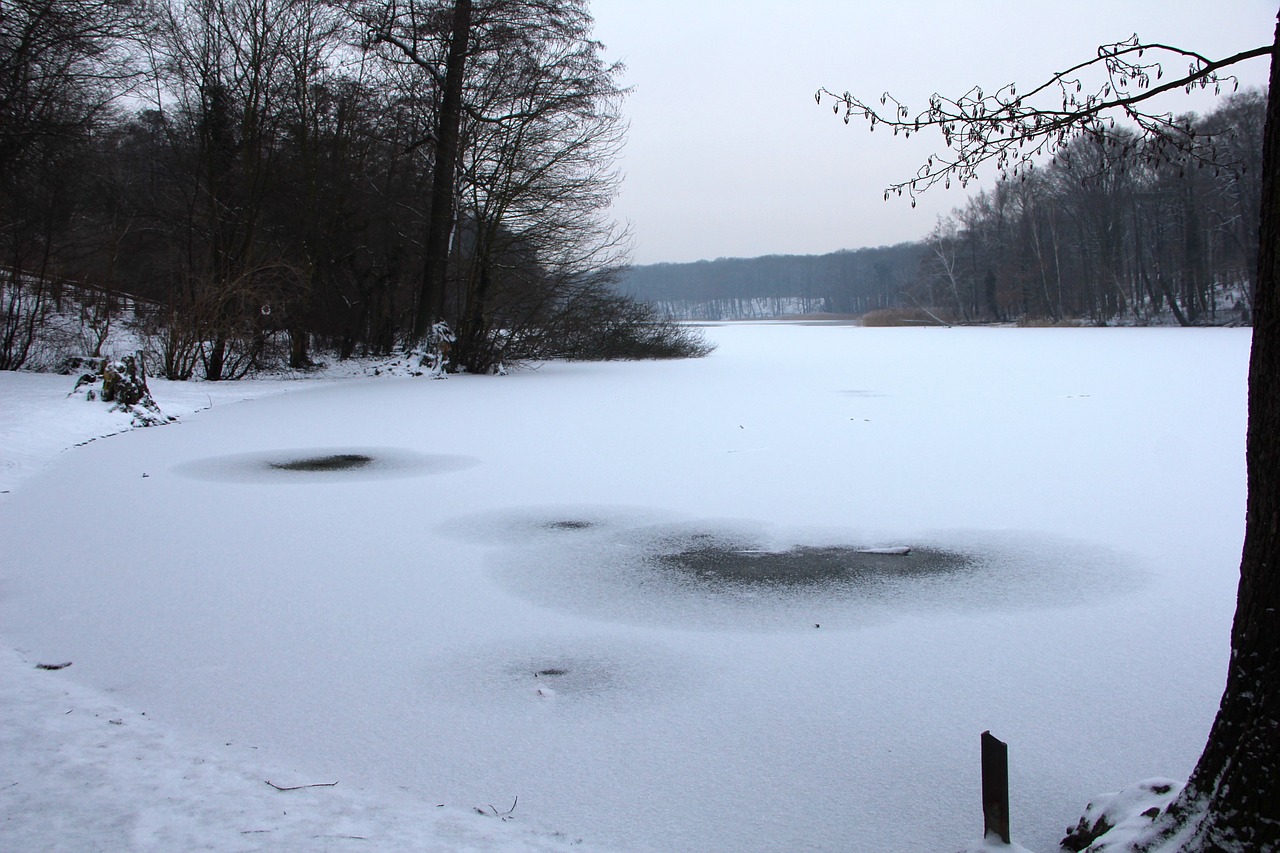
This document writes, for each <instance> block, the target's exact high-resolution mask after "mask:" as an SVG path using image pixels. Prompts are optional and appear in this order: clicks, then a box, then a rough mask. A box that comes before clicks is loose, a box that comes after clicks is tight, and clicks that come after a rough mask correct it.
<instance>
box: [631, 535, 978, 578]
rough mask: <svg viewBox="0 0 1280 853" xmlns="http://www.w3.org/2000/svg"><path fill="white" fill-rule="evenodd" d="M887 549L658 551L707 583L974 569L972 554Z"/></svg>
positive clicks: (710, 545)
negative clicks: (892, 550)
mask: <svg viewBox="0 0 1280 853" xmlns="http://www.w3.org/2000/svg"><path fill="white" fill-rule="evenodd" d="M904 551H905V553H897V552H894V553H886V551H885V549H868V548H857V547H837V546H825V547H811V546H804V545H800V546H797V547H794V548H789V549H787V550H785V551H770V550H764V549H760V548H751V547H745V546H744V545H741V544H738V545H735V544H733V543H721V542H714V541H711V542H707V541H703V542H691V543H688V544H687V545H686V546H685V547H682V548H680V549H679V550H677V551H675V552H673V553H665V554H659V555H658V556H657V557H656V558H655V561H656V563H657V565H659V566H661V567H662V568H664V569H667V570H669V571H672V572H676V573H678V574H680V575H682V576H687V577H692V578H694V579H695V580H697V581H698V582H699V583H702V584H708V585H735V584H736V585H746V586H763V587H778V588H785V587H805V586H813V585H822V584H827V585H837V586H838V585H843V584H868V583H874V582H876V581H881V580H885V579H894V580H906V579H911V578H920V577H926V576H930V575H944V574H948V573H952V572H963V571H972V570H973V569H974V567H975V560H974V558H973V557H972V556H971V555H967V554H961V553H956V552H952V551H943V550H938V549H934V548H915V549H911V550H906V549H904Z"/></svg>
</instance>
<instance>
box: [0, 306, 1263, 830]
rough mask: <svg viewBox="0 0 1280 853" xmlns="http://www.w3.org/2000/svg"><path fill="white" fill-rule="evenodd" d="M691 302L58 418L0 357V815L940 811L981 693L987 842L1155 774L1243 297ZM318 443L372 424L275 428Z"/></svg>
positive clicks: (926, 821)
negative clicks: (167, 421)
mask: <svg viewBox="0 0 1280 853" xmlns="http://www.w3.org/2000/svg"><path fill="white" fill-rule="evenodd" d="M708 334H709V336H710V338H711V339H712V340H713V341H714V342H715V343H717V344H718V345H719V348H718V349H717V350H716V352H715V353H713V354H712V355H711V356H709V357H708V358H705V359H700V360H696V361H683V362H642V363H602V364H601V363H591V364H582V363H572V364H566V363H550V364H546V365H542V366H540V367H539V368H538V369H535V370H523V371H517V372H513V373H512V374H511V375H510V376H506V377H501V378H493V377H465V376H464V377H453V378H450V379H449V380H448V381H446V382H431V381H428V380H425V379H403V378H388V377H386V376H382V377H378V378H366V379H361V380H347V381H341V382H338V381H332V380H325V379H321V380H306V381H297V380H272V381H264V382H261V383H259V382H240V383H193V384H169V383H159V382H155V381H153V387H152V391H153V394H154V396H155V397H156V399H157V401H158V402H159V404H160V406H161V408H162V410H163V411H164V412H165V413H166V414H177V415H179V416H180V418H181V419H180V421H179V422H178V423H177V424H174V425H169V426H163V427H156V428H151V429H145V430H136V431H132V432H128V433H126V434H122V435H116V436H113V437H112V438H111V439H110V440H108V441H95V442H93V443H91V444H88V445H85V446H81V447H77V448H75V449H74V450H72V451H69V452H65V453H60V452H59V451H60V450H61V449H62V448H64V447H68V446H71V445H74V444H77V443H79V441H82V440H83V439H84V438H87V437H90V436H93V435H97V434H102V433H104V432H109V431H112V430H114V429H117V428H122V427H121V426H120V425H119V424H114V423H113V422H112V421H110V419H104V415H103V412H102V411H101V410H100V409H96V408H94V405H95V404H90V403H87V402H84V401H83V400H68V399H66V398H65V393H66V390H69V386H70V384H71V383H72V379H71V378H70V377H56V378H53V377H43V376H27V375H23V374H0V458H3V459H4V466H5V467H4V468H3V469H2V471H3V474H2V476H4V477H5V480H4V481H3V490H8V491H9V493H8V494H4V495H0V541H3V542H4V543H5V544H4V546H3V548H0V640H3V641H4V643H6V644H7V645H8V646H9V647H10V648H12V649H15V650H16V651H15V652H13V653H11V654H10V655H9V656H8V657H2V658H0V660H3V664H2V665H3V668H4V673H3V677H2V678H0V697H3V698H2V699H0V708H2V709H3V713H4V714H5V717H6V720H5V726H4V735H3V737H4V738H5V740H4V746H3V747H2V748H0V767H3V768H4V770H3V771H2V772H3V773H5V774H6V775H7V776H8V777H10V778H5V777H4V776H0V804H3V811H4V813H5V815H6V821H5V823H4V825H3V828H0V848H4V849H41V848H42V847H43V848H53V847H58V848H72V847H74V848H77V849H80V848H83V849H95V847H94V843H96V844H98V848H97V849H119V848H121V847H124V848H127V849H174V848H177V847H182V848H188V847H189V848H190V849H219V850H221V849H227V850H230V849H317V846H316V845H317V841H318V838H319V837H323V838H324V843H325V844H329V845H331V847H330V849H335V850H336V849H347V848H346V847H343V846H340V845H344V844H348V843H350V844H354V845H359V844H361V843H363V844H365V845H366V847H365V848H364V849H442V850H453V849H459V850H460V849H477V850H506V849H539V850H541V849H547V850H551V849H558V847H557V846H556V845H561V844H563V845H572V846H574V849H579V850H581V849H589V850H604V849H625V850H636V851H644V850H677V849H685V850H695V849H696V850H708V851H716V850H722V851H750V850H783V849H785V850H797V851H800V850H830V849H843V850H852V851H864V850H865V851H871V850H875V851H923V850H957V849H960V848H961V847H963V846H964V844H966V843H967V842H969V841H972V840H973V839H974V838H975V836H976V835H977V834H978V830H980V828H981V806H980V796H979V781H978V776H979V767H978V744H979V735H980V733H981V732H982V731H984V730H988V729H989V730H991V731H992V733H993V734H995V735H996V736H997V737H999V738H1000V739H1001V740H1004V741H1006V742H1008V743H1009V744H1010V783H1011V811H1012V815H1011V824H1012V828H1013V836H1014V841H1015V842H1017V843H1018V844H1020V845H1024V846H1025V847H1026V848H1027V849H1030V850H1039V851H1050V850H1053V849H1056V845H1057V841H1058V840H1059V839H1060V838H1061V837H1062V834H1063V832H1064V831H1065V829H1066V827H1067V826H1069V825H1074V824H1075V823H1076V821H1077V820H1078V818H1079V817H1080V813H1081V809H1082V808H1083V807H1084V805H1085V804H1086V803H1087V802H1090V801H1093V800H1095V799H1096V798H1097V795H1098V793H1099V792H1102V791H1114V790H1117V789H1121V788H1124V787H1126V786H1128V785H1130V784H1131V783H1133V782H1134V780H1135V779H1139V778H1143V777H1154V776H1166V777H1171V778H1185V776H1186V775H1187V773H1188V772H1189V771H1190V769H1191V767H1192V765H1193V763H1194V761H1195V759H1196V757H1197V756H1198V754H1199V751H1200V749H1201V747H1202V745H1203V742H1204V737H1205V735H1206V733H1207V731H1208V726H1209V723H1210V721H1211V720H1212V717H1213V713H1214V711H1215V710H1216V706H1217V701H1218V698H1219V695H1220V693H1221V689H1222V682H1223V678H1224V676H1225V671H1226V660H1227V653H1228V639H1229V627H1230V619H1231V615H1232V612H1233V609H1234V596H1235V584H1236V581H1237V579H1238V561H1239V549H1240V545H1241V536H1242V532H1243V507H1244V470H1243V441H1244V426H1245V390H1246V388H1245V373H1246V364H1247V358H1248V350H1249V332H1248V330H1239V329H1199V330H1180V329H862V328H857V327H842V326H812V325H800V324H795V325H791V324H785V323H766V324H734V325H726V326H719V327H714V328H711V329H709V330H708ZM59 383H64V384H65V385H66V390H62V387H63V386H62V385H60V384H59ZM285 391H289V393H282V392H285ZM206 395H207V396H206ZM236 397H245V398H249V397H251V398H253V399H251V400H249V401H247V402H242V403H236V404H234V405H233V404H231V403H232V401H233V400H234V399H235V398H236ZM210 404H212V406H211V407H210ZM104 408H105V407H104ZM334 455H339V456H341V455H352V456H368V457H369V458H370V459H371V460H372V461H371V462H370V463H369V464H368V465H361V466H359V467H355V468H352V469H351V470H322V471H300V470H289V469H288V468H281V467H279V463H282V462H294V461H297V460H305V459H317V458H324V457H328V456H334ZM273 466H275V467H273ZM144 475H145V476H144ZM707 543H711V544H712V545H714V546H716V547H721V546H723V549H725V550H728V551H736V552H749V553H740V554H739V556H741V557H742V558H743V559H757V558H758V559H767V560H775V561H780V562H781V563H782V564H786V560H789V559H791V558H792V556H794V555H796V554H801V555H803V554H805V553H807V552H806V551H805V549H846V550H848V551H853V552H857V551H863V552H868V551H870V552H874V551H881V552H883V551H888V550H900V549H903V548H909V549H911V552H910V554H900V553H897V554H888V553H881V554H867V555H865V556H864V557H863V558H864V559H878V560H881V561H887V562H888V563H889V564H891V565H895V566H896V565H899V564H904V561H906V563H909V564H910V565H912V566H916V565H919V563H916V562H910V561H916V560H918V559H921V558H922V557H924V556H927V555H929V554H937V553H944V554H957V555H960V556H961V557H963V560H961V561H959V562H958V563H957V564H956V566H955V567H952V568H947V569H946V570H945V571H942V570H940V571H937V572H924V573H913V572H902V573H900V572H896V571H894V572H887V573H885V574H883V575H874V576H868V578H867V580H866V582H865V583H863V582H858V583H845V584H834V585H831V584H826V585H824V584H821V583H819V584H817V585H812V584H810V585H804V584H797V585H795V586H788V587H786V588H784V589H781V590H779V589H777V588H770V587H768V586H767V585H765V586H761V585H759V584H755V585H753V584H750V583H739V582H734V581H732V579H725V578H720V577H719V576H718V575H715V574H714V573H711V574H708V573H704V574H703V576H700V577H693V576H689V575H681V574H680V572H679V571H677V570H674V569H671V567H670V565H668V563H664V562H663V560H664V559H667V558H670V557H671V555H673V554H679V553H682V551H681V549H684V550H685V551H688V550H689V549H691V548H696V547H701V545H706V544H707ZM753 555H757V556H753ZM722 580H723V583H722V582H721V581H722ZM63 661H73V665H72V666H71V667H69V668H67V669H65V670H60V671H57V672H45V671H40V670H37V669H35V664H36V663H42V662H43V663H52V662H63ZM544 673H545V674H544ZM68 710H72V711H73V713H71V714H66V713H65V712H66V711H68ZM143 711H145V712H146V715H145V717H143V716H142V712H143ZM95 714H96V715H98V716H97V717H95V716H94V715H95ZM104 718H105V719H106V720H107V722H106V723H105V724H104V723H103V722H102V720H103V719H104ZM111 719H119V720H120V721H121V724H119V725H113V724H112V723H111V722H110V720H111ZM228 744H229V745H228ZM255 747H256V748H255ZM137 756H141V758H142V760H137ZM188 777H189V778H188ZM268 779H270V780H271V781H273V782H276V783H277V784H280V785H285V786H287V785H295V784H314V783H327V782H332V781H338V782H339V784H338V785H337V786H335V787H333V788H308V789H303V790H299V791H292V792H287V793H286V792H279V791H275V790H273V789H271V788H268V787H267V786H266V785H264V784H263V782H264V780H268ZM286 797H288V798H291V799H288V800H282V799H281V798H286ZM517 797H518V805H517V807H516V808H515V810H514V811H513V812H512V813H511V814H510V815H505V814H504V813H505V812H506V811H507V809H508V808H509V807H510V806H511V804H512V803H513V801H515V800H516V798H517ZM283 803H287V805H286V804H283ZM439 804H443V807H441V808H437V806H438V805H439ZM490 806H492V808H491V807H490ZM476 807H480V809H481V811H483V812H484V813H485V814H484V815H481V814H478V813H476V812H475V808H476ZM277 808H278V809H279V810H280V812H284V811H288V812H289V814H288V815H285V814H280V815H278V816H277V815H276V812H275V809H277ZM15 815H20V816H19V817H12V816H15ZM503 817H506V818H507V819H506V820H503V819H502V818H503ZM269 819H270V820H269ZM295 819H296V820H295ZM257 830H268V832H265V833H258V834H256V835H251V834H245V833H249V832H251V831H254V832H256V831H257ZM112 833H115V834H112ZM557 833H562V834H561V835H557ZM350 835H356V836H362V837H364V838H366V839H369V840H368V841H365V842H358V841H354V840H350V839H343V838H339V837H337V836H350ZM99 837H101V838H102V839H103V840H101V841H96V842H95V841H94V839H97V838H99ZM153 839H154V840H153ZM161 839H167V840H168V843H162V841H161ZM579 839H582V843H581V844H576V845H575V844H573V842H576V841H578V840H579ZM91 842H92V843H91ZM371 842H372V846H370V843H371ZM149 844H150V845H153V847H148V845H149ZM254 844H260V845H261V847H260V848H254V847H253V846H252V845H254ZM201 845H203V847H202V846H201ZM237 845H242V846H237ZM518 845H525V846H523V847H521V846H518ZM1002 849H1010V848H1002Z"/></svg>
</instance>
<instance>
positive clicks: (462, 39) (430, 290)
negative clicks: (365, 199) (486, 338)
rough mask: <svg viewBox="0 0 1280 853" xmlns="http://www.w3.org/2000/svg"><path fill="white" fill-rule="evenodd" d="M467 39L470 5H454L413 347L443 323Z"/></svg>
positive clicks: (460, 1) (464, 0)
mask: <svg viewBox="0 0 1280 853" xmlns="http://www.w3.org/2000/svg"><path fill="white" fill-rule="evenodd" d="M470 35H471V0H455V2H454V5H453V27H452V32H451V34H450V37H449V53H448V56H447V58H446V59H445V72H444V92H443V93H441V100H440V117H439V121H438V122H437V124H436V157H435V164H434V168H433V170H432V175H431V209H430V211H429V213H428V215H427V235H426V245H425V255H426V257H425V258H424V260H423V270H422V283H421V285H420V287H419V289H418V306H417V311H416V313H415V314H414V320H413V337H414V340H415V342H421V341H423V340H425V339H426V337H427V333H428V332H429V331H430V330H431V324H432V323H434V322H436V321H437V320H441V319H443V318H444V305H445V298H444V296H445V277H446V275H447V273H448V270H449V241H450V237H451V235H452V233H453V216H454V205H455V199H454V174H455V173H456V172H457V168H458V137H459V134H460V132H461V128H462V82H463V77H464V75H465V74H466V66H467V44H468V41H469V40H470Z"/></svg>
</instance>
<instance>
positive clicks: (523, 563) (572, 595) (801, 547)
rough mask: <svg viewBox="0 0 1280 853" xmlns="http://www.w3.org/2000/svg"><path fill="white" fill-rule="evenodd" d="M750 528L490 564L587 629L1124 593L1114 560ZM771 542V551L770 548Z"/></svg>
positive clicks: (613, 542) (759, 624)
mask: <svg viewBox="0 0 1280 853" xmlns="http://www.w3.org/2000/svg"><path fill="white" fill-rule="evenodd" d="M795 538H796V537H791V539H790V540H788V539H787V538H786V537H779V536H777V535H772V536H766V535H765V532H764V528H763V526H761V525H751V524H745V523H738V524H730V523H713V524H703V525H688V524H682V525H671V524H664V525H648V526H642V527H635V528H630V529H627V528H625V527H623V526H621V525H617V526H614V527H613V528H606V529H600V530H597V529H596V528H585V529H576V530H574V531H573V535H571V536H565V535H560V536H555V537H546V536H544V537H541V538H538V537H534V538H529V539H525V541H524V542H523V543H522V544H521V545H519V547H514V543H513V547H506V548H503V549H501V550H499V551H497V552H495V553H494V554H493V555H492V557H491V560H492V570H493V575H494V577H495V579H496V580H497V581H498V582H499V583H500V584H501V585H503V586H505V587H506V588H508V589H510V590H512V591H513V592H515V593H516V594H518V595H520V596H521V597H524V598H526V599H528V600H530V601H533V602H534V603H536V604H539V605H542V606H546V607H552V608H557V609H561V610H564V611H568V612H572V613H575V614H579V615H584V616H588V617H590V618H595V619H602V620H607V621H614V622H622V623H629V624H639V625H669V626H676V627H681V628H690V629H695V630H787V629H791V630H812V629H813V628H814V626H815V625H821V626H822V627H823V628H853V627H857V626H859V625H863V624H867V623H869V622H875V621H882V620H884V619H888V618H893V617H894V616H897V615H902V614H909V613H918V612H922V611H930V610H950V611H964V610H975V611H977V610H990V609H1000V608H1004V609H1010V608H1027V607H1059V606H1072V605H1077V604H1083V603H1086V602H1088V601H1090V600H1093V599H1096V598H1097V597H1099V596H1102V597H1106V596H1110V595H1113V594H1116V593H1118V592H1121V591H1124V590H1126V589H1131V588H1133V587H1134V586H1135V585H1136V583H1137V579H1138V572H1137V571H1136V570H1135V568H1134V567H1133V566H1132V565H1131V564H1130V563H1129V562H1128V561H1127V560H1126V559H1125V558H1124V557H1123V556H1122V555H1119V554H1117V553H1115V552H1112V551H1108V550H1106V549H1102V548H1099V547H1096V546H1092V545H1088V544H1086V543H1081V542H1074V541H1070V540H1063V539H1056V538H1052V537H1047V536H1036V535H1032V534H1022V535H1016V534H1004V533H994V532H973V533H962V532H952V533H946V534H935V535H931V536H929V537H927V538H926V537H917V538H915V539H914V540H913V541H911V542H910V544H909V545H908V544H905V543H901V544H900V543H893V545H891V546H887V547H886V546H885V544H884V542H883V540H880V541H863V542H858V541H852V542H848V541H846V542H839V541H832V540H831V539H830V538H824V537H819V538H818V541H810V542H807V543H800V544H797V543H795V542H794V539H795ZM779 543H782V544H779Z"/></svg>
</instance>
